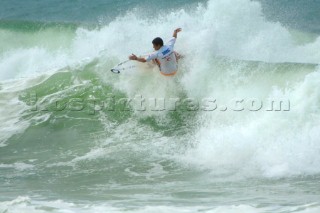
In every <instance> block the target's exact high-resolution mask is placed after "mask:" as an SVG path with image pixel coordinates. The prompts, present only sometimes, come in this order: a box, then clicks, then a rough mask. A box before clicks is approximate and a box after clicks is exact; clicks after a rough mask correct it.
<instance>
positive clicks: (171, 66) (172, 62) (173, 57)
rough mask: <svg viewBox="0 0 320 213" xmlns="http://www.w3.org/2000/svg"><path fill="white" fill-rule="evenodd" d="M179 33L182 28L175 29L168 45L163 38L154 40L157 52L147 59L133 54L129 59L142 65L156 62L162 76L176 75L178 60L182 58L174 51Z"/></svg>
mask: <svg viewBox="0 0 320 213" xmlns="http://www.w3.org/2000/svg"><path fill="white" fill-rule="evenodd" d="M179 32H181V28H177V29H175V30H174V32H173V36H172V38H171V39H170V41H169V42H168V43H167V44H166V45H164V44H163V40H162V38H159V37H157V38H155V39H153V41H152V44H153V48H154V50H155V52H154V53H152V54H150V55H149V56H148V57H147V58H143V57H137V56H136V55H135V54H132V55H131V56H129V59H130V60H136V61H139V62H142V63H145V62H149V61H151V60H154V62H155V63H156V64H157V65H158V66H159V69H160V73H161V74H162V75H165V76H173V75H175V74H176V73H177V70H178V60H179V59H180V58H181V56H180V55H179V54H178V53H177V52H175V51H174V50H173V49H174V44H175V42H176V39H177V36H178V33H179Z"/></svg>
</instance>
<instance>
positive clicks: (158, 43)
mask: <svg viewBox="0 0 320 213" xmlns="http://www.w3.org/2000/svg"><path fill="white" fill-rule="evenodd" d="M152 44H153V48H154V49H155V50H159V49H160V48H161V47H162V46H163V40H162V38H159V37H157V38H155V39H153V41H152Z"/></svg>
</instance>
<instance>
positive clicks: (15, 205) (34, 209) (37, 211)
mask: <svg viewBox="0 0 320 213" xmlns="http://www.w3.org/2000/svg"><path fill="white" fill-rule="evenodd" d="M319 210H320V208H319V205H318V204H315V203H314V204H306V205H302V206H291V207H290V206H288V207H279V206H275V207H268V208H265V207H264V208H258V207H254V206H250V205H230V206H227V205H226V206H216V207H208V206H192V207H191V206H190V207H188V206H183V207H175V206H145V207H135V208H128V209H127V208H119V207H113V206H111V205H108V204H76V203H71V202H65V201H63V200H56V201H36V200H33V199H31V198H29V197H22V196H20V197H17V198H16V199H14V200H11V201H5V202H0V211H1V212H10V213H21V212H30V213H46V212H53V213H66V212H68V213H84V212H86V213H91V212H92V213H93V212H110V213H118V212H129V213H153V212H159V213H167V212H177V213H180V212H181V213H192V212H198V211H201V212H205V213H238V212H247V213H267V212H298V213H317V212H319Z"/></svg>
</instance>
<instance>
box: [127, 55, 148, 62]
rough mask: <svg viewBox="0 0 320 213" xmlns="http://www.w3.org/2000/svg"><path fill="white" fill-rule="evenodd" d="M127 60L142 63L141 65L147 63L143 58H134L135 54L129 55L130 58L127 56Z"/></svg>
mask: <svg viewBox="0 0 320 213" xmlns="http://www.w3.org/2000/svg"><path fill="white" fill-rule="evenodd" d="M129 59H130V60H135V61H139V62H142V63H145V62H147V61H146V59H145V58H142V57H140V58H139V57H138V56H136V55H135V54H132V55H130V56H129Z"/></svg>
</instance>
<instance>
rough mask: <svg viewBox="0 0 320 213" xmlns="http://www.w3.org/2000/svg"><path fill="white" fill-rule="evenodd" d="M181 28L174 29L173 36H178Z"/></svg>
mask: <svg viewBox="0 0 320 213" xmlns="http://www.w3.org/2000/svg"><path fill="white" fill-rule="evenodd" d="M181 30H182V29H181V28H177V29H175V30H174V31H173V37H175V38H177V37H178V33H179V32H181Z"/></svg>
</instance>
